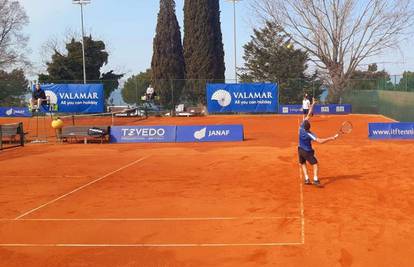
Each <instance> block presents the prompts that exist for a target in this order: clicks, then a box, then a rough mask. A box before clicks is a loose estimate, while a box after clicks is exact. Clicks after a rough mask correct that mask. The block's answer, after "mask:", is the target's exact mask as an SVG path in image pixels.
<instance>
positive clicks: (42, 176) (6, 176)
mask: <svg viewBox="0 0 414 267" xmlns="http://www.w3.org/2000/svg"><path fill="white" fill-rule="evenodd" d="M1 177H3V178H86V177H88V176H86V175H2V176H1Z"/></svg>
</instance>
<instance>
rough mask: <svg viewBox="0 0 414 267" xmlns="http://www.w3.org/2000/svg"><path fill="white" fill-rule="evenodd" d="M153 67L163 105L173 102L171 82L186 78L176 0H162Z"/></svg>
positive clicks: (153, 76)
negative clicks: (176, 13)
mask: <svg viewBox="0 0 414 267" xmlns="http://www.w3.org/2000/svg"><path fill="white" fill-rule="evenodd" d="M153 46H154V50H153V55H152V62H151V69H152V80H153V86H154V89H155V91H156V92H157V94H158V95H159V96H160V102H161V104H163V105H166V104H171V103H173V102H174V101H173V99H172V94H171V82H172V81H173V80H181V82H182V80H183V79H184V78H185V64H184V55H183V46H182V43H181V32H180V26H179V25H178V21H177V17H176V15H175V2H174V0H160V12H159V13H158V23H157V29H156V34H155V37H154V42H153Z"/></svg>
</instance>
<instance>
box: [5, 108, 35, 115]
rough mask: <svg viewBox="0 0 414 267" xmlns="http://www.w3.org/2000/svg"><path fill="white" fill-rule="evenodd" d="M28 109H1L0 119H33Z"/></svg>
mask: <svg viewBox="0 0 414 267" xmlns="http://www.w3.org/2000/svg"><path fill="white" fill-rule="evenodd" d="M31 116H32V114H31V113H30V112H29V109H28V108H20V107H0V117H31Z"/></svg>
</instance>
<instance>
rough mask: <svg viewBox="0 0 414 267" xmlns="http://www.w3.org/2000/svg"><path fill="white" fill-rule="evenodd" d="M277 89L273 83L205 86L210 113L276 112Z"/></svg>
mask: <svg viewBox="0 0 414 267" xmlns="http://www.w3.org/2000/svg"><path fill="white" fill-rule="evenodd" d="M277 90H278V87H277V84H273V83H244V84H207V107H208V111H209V112H210V113H227V112H249V113H267V112H277V104H278V93H277Z"/></svg>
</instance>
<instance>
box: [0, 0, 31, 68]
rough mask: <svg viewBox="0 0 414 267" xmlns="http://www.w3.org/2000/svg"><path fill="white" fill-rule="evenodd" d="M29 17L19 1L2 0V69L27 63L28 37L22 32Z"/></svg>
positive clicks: (0, 63)
mask: <svg viewBox="0 0 414 267" xmlns="http://www.w3.org/2000/svg"><path fill="white" fill-rule="evenodd" d="M28 23H29V19H28V17H27V15H26V12H25V11H24V9H23V7H22V6H21V5H20V4H19V2H18V1H13V0H0V69H6V68H10V67H12V66H15V65H17V64H19V63H25V62H26V60H25V57H24V52H25V48H26V45H27V41H28V38H27V36H25V35H24V34H23V33H22V30H23V27H24V26H26V25H27V24H28Z"/></svg>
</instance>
